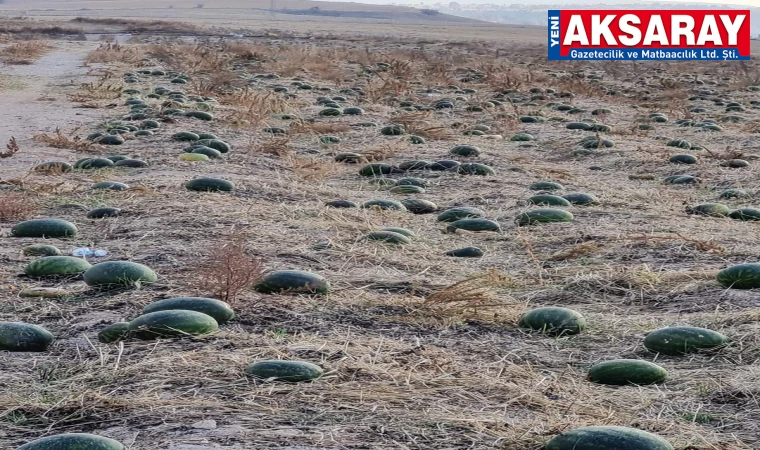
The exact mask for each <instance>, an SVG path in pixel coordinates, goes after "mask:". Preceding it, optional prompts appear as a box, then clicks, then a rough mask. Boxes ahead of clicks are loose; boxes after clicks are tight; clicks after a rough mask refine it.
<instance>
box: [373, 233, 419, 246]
mask: <svg viewBox="0 0 760 450" xmlns="http://www.w3.org/2000/svg"><path fill="white" fill-rule="evenodd" d="M364 239H366V240H371V241H382V242H386V243H388V244H411V243H412V240H411V239H409V237H408V236H404V235H403V234H400V233H395V232H393V231H384V230H380V231H373V232H371V233H367V234H365V235H364Z"/></svg>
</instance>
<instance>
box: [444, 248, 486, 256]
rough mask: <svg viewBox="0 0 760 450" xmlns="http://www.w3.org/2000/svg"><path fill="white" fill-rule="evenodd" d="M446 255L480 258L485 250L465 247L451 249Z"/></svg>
mask: <svg viewBox="0 0 760 450" xmlns="http://www.w3.org/2000/svg"><path fill="white" fill-rule="evenodd" d="M445 255H446V256H453V257H455V258H480V257H481V256H483V250H481V249H479V248H477V247H464V248H458V249H456V250H449V251H447V252H446V253H445Z"/></svg>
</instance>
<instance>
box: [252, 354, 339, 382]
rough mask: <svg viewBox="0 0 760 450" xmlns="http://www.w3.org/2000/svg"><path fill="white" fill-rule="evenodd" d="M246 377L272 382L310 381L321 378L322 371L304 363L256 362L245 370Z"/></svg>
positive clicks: (315, 366) (317, 367) (314, 365)
mask: <svg viewBox="0 0 760 450" xmlns="http://www.w3.org/2000/svg"><path fill="white" fill-rule="evenodd" d="M245 373H246V374H247V375H248V376H251V377H254V378H258V379H262V380H270V379H272V380H273V381H274V380H276V381H288V382H293V383H296V382H299V381H311V380H316V379H317V378H319V377H321V376H322V374H323V373H324V371H323V370H322V368H321V367H319V366H317V365H316V364H312V363H309V362H304V361H280V360H271V361H257V362H255V363H252V364H250V365H249V366H248V367H246V369H245Z"/></svg>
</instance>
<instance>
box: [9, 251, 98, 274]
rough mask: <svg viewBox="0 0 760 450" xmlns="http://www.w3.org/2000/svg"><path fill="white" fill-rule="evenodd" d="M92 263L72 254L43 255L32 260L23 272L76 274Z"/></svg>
mask: <svg viewBox="0 0 760 450" xmlns="http://www.w3.org/2000/svg"><path fill="white" fill-rule="evenodd" d="M90 267H92V265H91V264H90V263H88V262H87V261H85V260H84V259H82V258H76V257H73V256H45V257H44V258H40V259H38V260H35V261H32V262H30V263H29V264H27V266H26V267H25V268H24V273H25V274H27V275H29V276H33V277H44V276H52V275H77V274H80V273H84V272H86V271H87V270H88V269H89V268H90Z"/></svg>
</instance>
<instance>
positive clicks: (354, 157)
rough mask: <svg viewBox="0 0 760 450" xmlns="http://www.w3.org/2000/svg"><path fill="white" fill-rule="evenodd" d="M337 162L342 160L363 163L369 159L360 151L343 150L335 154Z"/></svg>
mask: <svg viewBox="0 0 760 450" xmlns="http://www.w3.org/2000/svg"><path fill="white" fill-rule="evenodd" d="M334 159H335V162H342V163H347V164H356V163H363V162H366V161H367V158H365V157H364V155H362V154H360V153H354V152H341V153H338V154H337V155H335V158H334Z"/></svg>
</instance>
